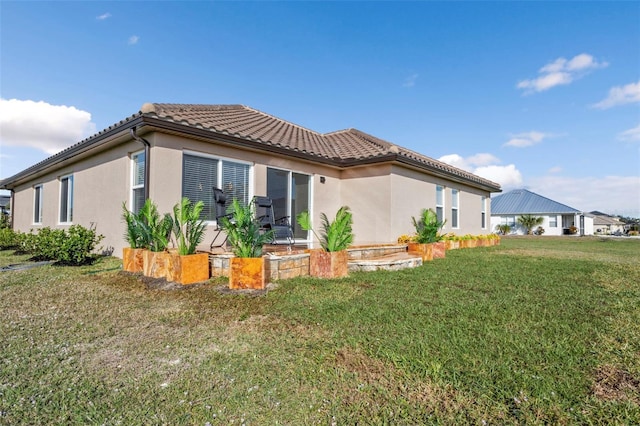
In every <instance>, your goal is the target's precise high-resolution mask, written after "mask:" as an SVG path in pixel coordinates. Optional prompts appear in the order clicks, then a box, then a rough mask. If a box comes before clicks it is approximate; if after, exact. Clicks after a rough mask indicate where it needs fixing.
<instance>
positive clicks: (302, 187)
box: [267, 168, 310, 240]
mask: <svg viewBox="0 0 640 426" xmlns="http://www.w3.org/2000/svg"><path fill="white" fill-rule="evenodd" d="M309 182H310V178H309V175H305V174H302V173H295V172H290V171H287V170H278V169H272V168H267V197H269V198H271V200H272V201H273V214H274V215H275V217H276V219H277V218H280V217H288V218H289V223H291V226H292V227H293V234H294V237H295V238H298V239H305V240H306V239H307V238H308V232H307V231H305V230H303V229H302V228H301V227H300V226H298V224H297V221H296V217H297V216H298V215H299V214H300V213H302V212H303V211H308V210H309V194H310V191H309V189H310V184H309Z"/></svg>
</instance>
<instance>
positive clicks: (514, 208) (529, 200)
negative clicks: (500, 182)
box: [491, 189, 580, 215]
mask: <svg viewBox="0 0 640 426" xmlns="http://www.w3.org/2000/svg"><path fill="white" fill-rule="evenodd" d="M544 213H559V214H563V213H580V210H576V209H574V208H573V207H569V206H567V205H564V204H562V203H558V202H557V201H553V200H550V199H548V198H547V197H543V196H542V195H538V194H536V193H535V192H531V191H528V190H526V189H514V190H512V191H509V192H506V193H504V194H500V195H498V196H496V197H492V198H491V214H492V215H500V214H503V215H504V214H513V215H516V214H544Z"/></svg>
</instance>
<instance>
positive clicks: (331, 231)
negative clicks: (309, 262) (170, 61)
mask: <svg viewBox="0 0 640 426" xmlns="http://www.w3.org/2000/svg"><path fill="white" fill-rule="evenodd" d="M296 219H297V220H298V224H299V225H300V227H301V228H302V229H304V230H305V231H311V232H313V234H314V235H315V236H316V238H317V239H318V240H319V241H320V245H321V246H322V248H323V249H324V250H326V251H329V252H332V251H341V250H346V249H347V247H349V246H350V245H351V243H352V242H353V214H352V213H351V210H349V207H348V206H342V207H340V208H339V209H338V212H337V213H336V217H335V219H334V220H333V221H330V220H329V218H328V217H327V215H326V214H324V213H321V214H320V220H321V221H322V235H318V234H316V232H315V231H314V230H313V228H312V226H311V218H310V217H309V212H308V211H304V212H302V213H300V214H299V215H298V216H297V217H296Z"/></svg>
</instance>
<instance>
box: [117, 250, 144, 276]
mask: <svg viewBox="0 0 640 426" xmlns="http://www.w3.org/2000/svg"><path fill="white" fill-rule="evenodd" d="M145 251H146V249H139V248H131V247H125V248H123V249H122V270H123V271H127V272H135V273H137V272H142V270H143V266H144V252H145Z"/></svg>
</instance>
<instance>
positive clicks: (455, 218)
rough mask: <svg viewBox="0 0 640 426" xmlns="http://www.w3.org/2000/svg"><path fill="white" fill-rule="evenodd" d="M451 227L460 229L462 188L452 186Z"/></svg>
mask: <svg viewBox="0 0 640 426" xmlns="http://www.w3.org/2000/svg"><path fill="white" fill-rule="evenodd" d="M451 228H452V229H460V190H458V189H455V188H451Z"/></svg>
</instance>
